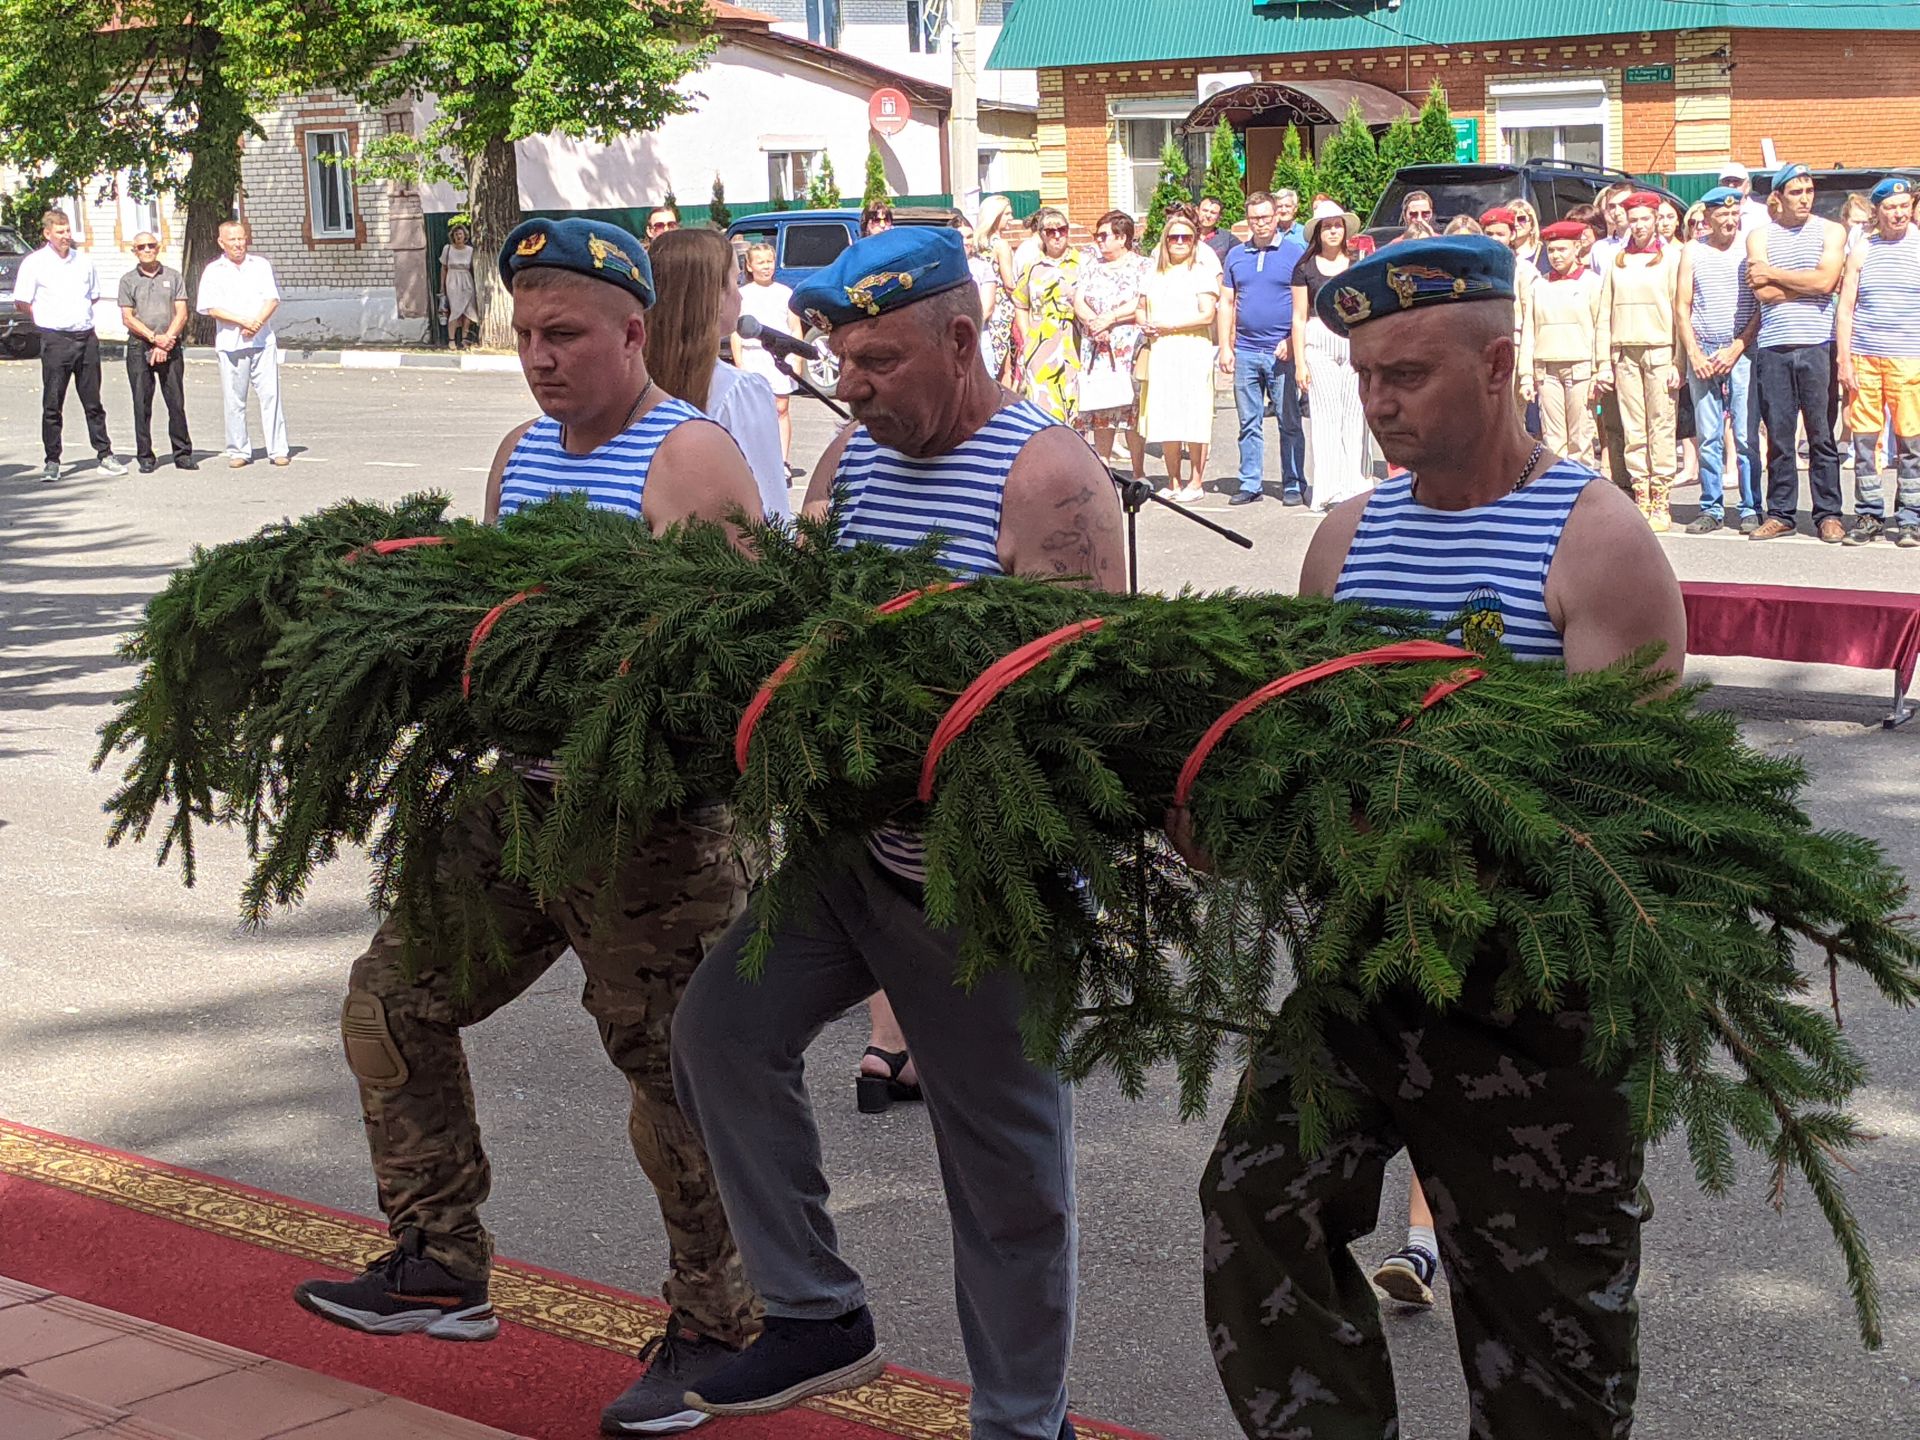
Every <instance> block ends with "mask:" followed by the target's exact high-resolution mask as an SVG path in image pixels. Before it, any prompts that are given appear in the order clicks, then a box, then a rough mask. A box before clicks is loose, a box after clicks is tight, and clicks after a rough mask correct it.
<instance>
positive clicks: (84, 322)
mask: <svg viewBox="0 0 1920 1440" xmlns="http://www.w3.org/2000/svg"><path fill="white" fill-rule="evenodd" d="M40 234H41V236H42V237H43V238H44V239H45V240H46V242H47V243H46V244H45V245H43V246H41V247H40V248H39V249H38V250H36V251H34V252H33V253H32V254H31V255H29V256H27V258H26V259H24V260H22V261H21V262H20V270H19V273H18V274H17V275H16V276H15V277H14V281H13V304H14V308H15V309H17V310H22V311H25V312H26V313H27V314H29V315H31V316H33V324H34V328H35V329H36V330H38V331H39V332H40V443H41V446H42V447H43V450H44V452H45V456H46V462H47V464H46V469H45V470H43V471H42V472H41V474H40V478H41V479H42V480H58V479H59V478H60V429H61V412H62V411H63V410H65V409H66V408H67V383H68V382H69V381H71V382H72V383H73V388H74V389H75V390H77V391H79V392H80V409H81V411H82V412H83V413H84V414H85V415H86V417H87V438H88V439H89V440H91V441H92V442H93V453H94V454H96V455H98V456H99V457H100V470H101V473H103V474H106V475H124V474H126V473H127V467H126V466H124V465H122V464H121V463H120V462H119V461H118V460H116V459H114V458H113V441H112V440H110V439H108V438H107V411H106V407H105V406H103V405H102V404H101V403H100V337H99V336H97V335H96V334H94V331H93V302H94V301H95V300H98V299H99V298H100V277H99V276H98V275H97V274H96V273H95V272H94V268H93V261H92V260H90V259H88V258H87V257H86V256H85V255H82V254H81V253H80V252H79V251H78V250H76V249H75V248H74V246H73V230H72V228H71V227H70V225H69V223H68V221H67V217H66V216H65V215H63V214H61V213H60V212H59V211H58V210H49V211H47V213H46V214H45V215H42V216H41V217H40Z"/></svg>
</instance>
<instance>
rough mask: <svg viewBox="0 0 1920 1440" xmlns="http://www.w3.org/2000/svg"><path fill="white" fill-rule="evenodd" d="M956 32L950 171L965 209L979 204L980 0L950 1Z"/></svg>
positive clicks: (957, 197)
mask: <svg viewBox="0 0 1920 1440" xmlns="http://www.w3.org/2000/svg"><path fill="white" fill-rule="evenodd" d="M945 8H946V12H947V23H948V28H949V29H951V31H952V32H953V47H952V48H953V105H952V108H951V109H950V110H949V111H948V113H947V174H948V175H949V176H951V177H952V183H953V203H954V204H955V205H958V206H959V207H960V208H961V209H963V210H966V211H969V212H971V211H974V210H977V209H978V208H979V206H980V194H979V191H980V67H979V63H978V60H979V57H978V50H979V46H978V42H977V38H976V36H977V32H978V30H979V28H980V0H947V3H946V7H945Z"/></svg>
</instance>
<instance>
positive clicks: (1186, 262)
mask: <svg viewBox="0 0 1920 1440" xmlns="http://www.w3.org/2000/svg"><path fill="white" fill-rule="evenodd" d="M1199 250H1200V216H1199V214H1198V212H1196V211H1195V210H1194V208H1193V207H1192V206H1191V205H1175V206H1174V207H1172V208H1171V209H1170V210H1168V211H1167V221H1166V229H1165V230H1163V231H1162V232H1161V235H1160V246H1159V249H1158V250H1156V251H1155V252H1154V267H1153V270H1152V272H1151V273H1150V274H1148V276H1147V277H1146V284H1145V286H1144V287H1143V288H1142V290H1141V295H1140V307H1141V308H1140V318H1141V321H1142V324H1141V327H1140V330H1141V334H1142V335H1143V336H1144V337H1145V338H1146V341H1147V362H1146V363H1147V370H1146V390H1145V393H1144V397H1143V403H1142V406H1141V409H1142V415H1141V422H1140V428H1141V431H1142V432H1143V435H1144V438H1145V440H1146V443H1147V444H1149V445H1158V446H1160V454H1161V458H1162V459H1164V460H1165V461H1166V464H1167V485H1166V488H1165V489H1164V490H1163V491H1162V492H1161V493H1162V494H1163V495H1165V496H1167V498H1169V499H1173V500H1185V501H1194V500H1199V499H1203V498H1205V496H1206V493H1207V492H1206V489H1205V487H1204V485H1203V484H1202V483H1201V482H1202V481H1204V480H1205V479H1206V474H1207V450H1208V447H1209V445H1210V443H1211V441H1212V439H1213V361H1214V346H1213V316H1214V312H1215V311H1216V310H1217V309H1218V308H1219V305H1220V283H1221V282H1220V268H1219V266H1217V265H1203V264H1201V263H1200V261H1199V255H1198V252H1199ZM1183 451H1184V452H1185V456H1186V462H1187V465H1186V476H1187V479H1186V483H1185V484H1184V485H1183V484H1182V483H1181V479H1180V475H1181V454H1182V452H1183Z"/></svg>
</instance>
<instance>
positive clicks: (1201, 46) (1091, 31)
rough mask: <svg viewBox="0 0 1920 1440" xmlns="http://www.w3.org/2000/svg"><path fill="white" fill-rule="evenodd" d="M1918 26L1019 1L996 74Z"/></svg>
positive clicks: (1777, 3) (1284, 2) (1501, 8)
mask: <svg viewBox="0 0 1920 1440" xmlns="http://www.w3.org/2000/svg"><path fill="white" fill-rule="evenodd" d="M1714 29H1738V30H1920V3H1916V0H1860V3H1856V4H1849V3H1846V0H1804V3H1799V4H1796V3H1793V0H1554V3H1540V0H1535V3H1531V4H1518V3H1515V0H1402V3H1401V5H1400V7H1399V8H1398V9H1392V10H1390V9H1388V8H1387V5H1386V3H1385V0H1018V3H1017V4H1015V5H1012V6H1010V7H1009V8H1008V15H1007V23H1006V27H1005V28H1004V29H1003V30H1002V31H1001V32H1000V41H999V43H998V44H997V45H995V46H994V47H993V55H992V57H991V58H990V59H989V60H988V61H987V65H988V68H989V69H993V70H1038V69H1044V68H1047V67H1050V66H1060V65H1110V64H1116V63H1124V62H1129V61H1138V60H1197V59H1206V58H1210V57H1218V58H1221V59H1226V58H1230V57H1237V56H1243V55H1303V54H1313V53H1316V52H1319V51H1325V50H1371V49H1375V48H1377V47H1380V46H1388V45H1394V46H1397V45H1400V44H1402V43H1403V42H1404V43H1405V44H1408V45H1463V44H1476V45H1477V44H1503V43H1507V42H1515V41H1523V40H1557V39H1563V38H1569V37H1572V36H1578V35H1630V34H1638V33H1640V32H1642V31H1655V30H1714Z"/></svg>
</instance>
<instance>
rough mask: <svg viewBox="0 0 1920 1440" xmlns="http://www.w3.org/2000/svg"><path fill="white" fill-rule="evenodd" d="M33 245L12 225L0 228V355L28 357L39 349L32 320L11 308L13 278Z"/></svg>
mask: <svg viewBox="0 0 1920 1440" xmlns="http://www.w3.org/2000/svg"><path fill="white" fill-rule="evenodd" d="M32 249H33V246H31V245H29V244H28V243H27V241H26V238H25V237H24V236H22V235H21V233H20V232H19V231H18V230H15V229H14V228H13V227H12V226H11V225H0V355H12V356H21V355H31V354H33V353H34V352H35V351H37V350H38V349H39V348H40V332H39V331H38V330H36V329H34V328H33V321H32V320H31V319H30V318H29V317H27V316H25V315H22V314H21V313H20V312H19V311H18V310H15V309H14V308H13V277H14V275H15V274H16V273H18V271H19V269H20V262H21V260H23V259H24V258H26V256H27V254H28V253H29V252H31V251H32Z"/></svg>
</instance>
